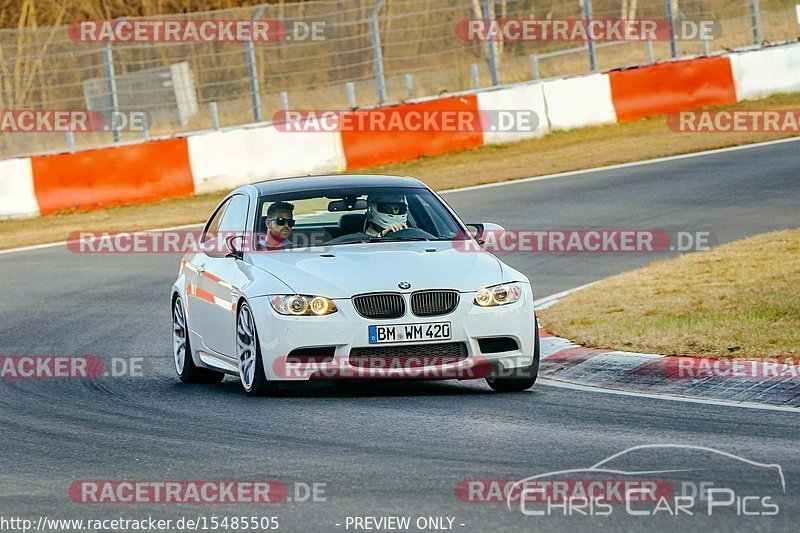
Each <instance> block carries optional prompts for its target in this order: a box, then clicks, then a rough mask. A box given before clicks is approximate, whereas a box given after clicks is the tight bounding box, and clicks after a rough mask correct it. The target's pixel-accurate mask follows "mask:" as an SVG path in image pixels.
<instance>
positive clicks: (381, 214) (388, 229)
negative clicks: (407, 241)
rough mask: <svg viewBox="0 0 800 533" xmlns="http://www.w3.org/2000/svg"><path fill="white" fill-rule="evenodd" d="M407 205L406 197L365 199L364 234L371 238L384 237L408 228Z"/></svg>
mask: <svg viewBox="0 0 800 533" xmlns="http://www.w3.org/2000/svg"><path fill="white" fill-rule="evenodd" d="M407 224H408V204H407V203H406V197H405V196H402V195H397V196H394V195H393V196H370V197H369V198H368V199H367V220H366V224H365V225H366V228H365V229H364V233H366V234H367V235H369V236H371V237H386V236H387V235H388V234H390V233H392V232H395V231H400V230H401V229H406V228H407V227H408V225H407Z"/></svg>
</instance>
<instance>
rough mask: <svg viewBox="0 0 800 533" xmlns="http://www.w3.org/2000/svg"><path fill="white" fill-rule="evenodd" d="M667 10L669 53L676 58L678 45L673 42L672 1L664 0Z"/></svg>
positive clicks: (673, 16)
mask: <svg viewBox="0 0 800 533" xmlns="http://www.w3.org/2000/svg"><path fill="white" fill-rule="evenodd" d="M664 2H665V4H666V9H667V24H669V53H670V55H671V56H672V57H678V45H677V43H676V42H675V13H673V12H672V0H664Z"/></svg>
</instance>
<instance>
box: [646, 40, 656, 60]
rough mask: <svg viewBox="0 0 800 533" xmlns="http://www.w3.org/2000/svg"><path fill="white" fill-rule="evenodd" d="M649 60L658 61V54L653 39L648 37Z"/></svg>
mask: <svg viewBox="0 0 800 533" xmlns="http://www.w3.org/2000/svg"><path fill="white" fill-rule="evenodd" d="M646 42H647V62H648V63H655V61H656V54H655V52H654V51H653V41H652V40H651V39H647V41H646Z"/></svg>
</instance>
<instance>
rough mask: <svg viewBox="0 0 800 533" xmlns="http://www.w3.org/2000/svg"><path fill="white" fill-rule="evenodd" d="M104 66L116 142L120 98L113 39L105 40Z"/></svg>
mask: <svg viewBox="0 0 800 533" xmlns="http://www.w3.org/2000/svg"><path fill="white" fill-rule="evenodd" d="M103 67H104V69H105V73H106V83H108V94H109V98H110V100H111V134H112V135H113V137H114V142H115V143H118V142H119V139H120V137H119V125H118V124H117V122H118V121H117V113H118V112H119V100H118V95H117V80H116V78H115V74H114V56H113V54H112V53H111V41H105V42H103Z"/></svg>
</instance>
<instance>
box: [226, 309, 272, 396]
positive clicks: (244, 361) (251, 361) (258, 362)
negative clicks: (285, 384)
mask: <svg viewBox="0 0 800 533" xmlns="http://www.w3.org/2000/svg"><path fill="white" fill-rule="evenodd" d="M236 359H237V360H238V362H239V381H240V382H241V383H242V388H244V390H245V392H246V393H247V394H249V395H250V396H264V395H267V394H274V393H275V392H277V390H278V387H277V385H275V384H274V383H272V382H271V381H269V380H268V379H267V375H266V373H265V372H264V361H263V359H262V357H261V345H260V343H259V342H258V331H256V324H255V320H254V319H253V313H252V311H250V306H249V305H248V304H247V303H246V302H245V303H242V305H240V306H239V312H238V314H237V315H236Z"/></svg>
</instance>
